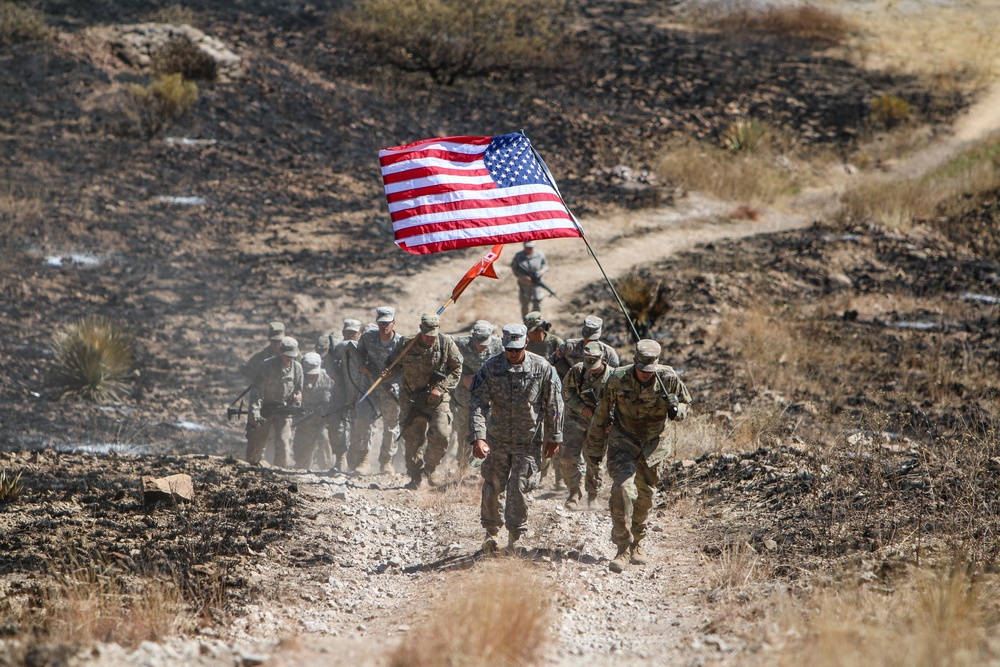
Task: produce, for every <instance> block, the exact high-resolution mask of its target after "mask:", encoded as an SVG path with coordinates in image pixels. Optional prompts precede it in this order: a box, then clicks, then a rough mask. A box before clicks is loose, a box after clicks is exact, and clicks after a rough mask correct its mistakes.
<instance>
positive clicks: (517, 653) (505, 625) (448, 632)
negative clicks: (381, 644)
mask: <svg viewBox="0 0 1000 667" xmlns="http://www.w3.org/2000/svg"><path fill="white" fill-rule="evenodd" d="M550 607H551V604H550V601H549V599H548V596H547V587H546V586H545V585H544V584H543V582H542V580H541V579H540V578H539V577H538V575H536V574H535V573H534V572H532V571H531V567H530V565H527V564H525V563H523V562H520V561H516V560H515V561H505V562H500V563H496V564H495V565H493V566H490V567H486V568H483V569H482V571H479V572H476V573H473V574H470V575H467V576H465V577H463V578H461V579H459V580H458V581H456V583H455V584H454V585H453V588H451V589H450V590H448V591H446V592H445V593H444V595H443V597H442V599H441V601H440V602H439V603H438V604H437V605H436V609H434V611H433V612H432V614H431V615H430V616H429V617H428V619H427V620H426V621H425V622H423V623H422V624H421V625H419V626H417V627H415V628H414V629H413V630H411V631H410V632H409V633H407V635H406V637H405V638H404V639H403V641H402V643H401V644H400V645H399V646H398V647H397V648H396V650H395V651H393V653H392V654H391V655H390V657H389V664H390V665H391V666H392V667H430V666H432V665H434V666H436V665H497V666H498V667H508V666H509V667H513V666H514V665H530V664H534V663H536V662H537V661H538V660H539V659H540V658H541V657H542V649H543V647H544V645H545V642H546V640H547V639H548V637H549V636H550V629H549V628H550V616H551V609H550Z"/></svg>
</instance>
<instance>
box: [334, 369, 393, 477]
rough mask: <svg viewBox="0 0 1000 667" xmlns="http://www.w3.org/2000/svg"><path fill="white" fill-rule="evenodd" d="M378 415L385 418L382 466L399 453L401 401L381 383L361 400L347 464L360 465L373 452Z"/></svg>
mask: <svg viewBox="0 0 1000 667" xmlns="http://www.w3.org/2000/svg"><path fill="white" fill-rule="evenodd" d="M379 416H381V418H382V448H381V449H380V450H379V453H378V462H379V463H380V464H382V465H385V464H387V463H392V457H393V456H394V455H395V454H396V438H397V437H399V403H397V402H396V401H395V400H394V399H393V397H392V396H390V395H389V393H388V392H387V391H386V390H385V389H383V388H382V387H381V386H380V387H376V388H375V391H373V392H372V393H371V394H370V395H369V396H368V398H366V399H365V400H363V401H361V402H360V403H358V412H357V417H356V418H355V420H354V429H355V430H356V431H357V433H356V434H354V435H352V437H351V447H352V449H351V451H349V452H348V454H347V459H348V464H349V465H350V466H351V467H352V468H354V467H357V466H358V465H360V464H361V462H362V461H364V460H365V458H366V457H367V456H368V452H370V451H371V449H372V446H373V444H374V442H375V439H376V438H377V437H378V429H377V428H376V422H377V421H378V419H379Z"/></svg>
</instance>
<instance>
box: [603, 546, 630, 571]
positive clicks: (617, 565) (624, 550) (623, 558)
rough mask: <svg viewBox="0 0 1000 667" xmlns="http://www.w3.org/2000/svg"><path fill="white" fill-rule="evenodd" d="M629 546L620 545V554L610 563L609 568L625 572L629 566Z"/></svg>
mask: <svg viewBox="0 0 1000 667" xmlns="http://www.w3.org/2000/svg"><path fill="white" fill-rule="evenodd" d="M628 556H629V548H628V546H627V545H626V546H623V547H618V555H617V556H615V559H614V560H613V561H611V562H610V563H608V569H609V570H611V571H612V572H624V571H625V568H626V566H628Z"/></svg>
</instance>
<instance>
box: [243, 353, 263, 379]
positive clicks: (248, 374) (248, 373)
mask: <svg viewBox="0 0 1000 667" xmlns="http://www.w3.org/2000/svg"><path fill="white" fill-rule="evenodd" d="M263 354H264V353H263V352H257V353H256V354H254V355H253V356H252V357H250V358H249V359H247V360H246V361H245V362H243V365H242V366H240V375H242V376H243V377H245V378H246V379H248V380H250V381H251V382H253V379H254V376H255V375H256V371H257V370H258V369H259V368H260V362H262V361H263V359H261V358H260V357H261V355H263Z"/></svg>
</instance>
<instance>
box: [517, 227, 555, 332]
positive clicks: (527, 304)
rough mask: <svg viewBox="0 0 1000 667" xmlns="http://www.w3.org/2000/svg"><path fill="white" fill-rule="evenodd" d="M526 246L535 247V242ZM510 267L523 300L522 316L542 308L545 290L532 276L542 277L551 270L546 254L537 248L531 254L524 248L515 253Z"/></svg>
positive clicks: (520, 298)
mask: <svg viewBox="0 0 1000 667" xmlns="http://www.w3.org/2000/svg"><path fill="white" fill-rule="evenodd" d="M525 247H526V248H527V247H534V244H531V246H529V245H528V244H525ZM510 268H511V270H512V271H513V272H514V276H515V277H516V278H517V296H518V299H519V300H520V301H521V317H524V316H525V315H527V314H528V312H529V311H532V310H540V309H541V307H542V306H541V304H542V299H544V298H545V290H544V289H542V288H541V287H539V286H538V285H536V284H534V283H533V282H532V280H531V279H532V277H534V276H538V277H539V278H541V277H542V276H543V275H545V272H546V271H548V270H549V262H548V260H547V259H545V254H544V253H542V251H541V250H538V249H537V248H536V249H535V250H534V252H532V253H531V254H530V255H529V254H528V253H526V252H525V251H524V250H521V251H519V252H518V253H517V254H516V255H514V259H513V260H512V261H511V263H510Z"/></svg>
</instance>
